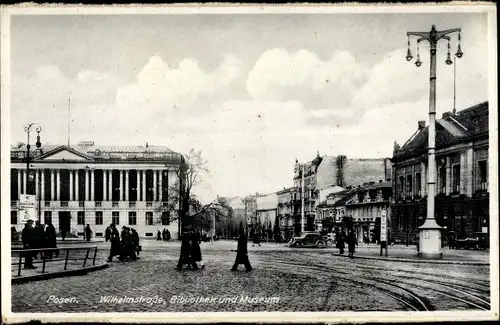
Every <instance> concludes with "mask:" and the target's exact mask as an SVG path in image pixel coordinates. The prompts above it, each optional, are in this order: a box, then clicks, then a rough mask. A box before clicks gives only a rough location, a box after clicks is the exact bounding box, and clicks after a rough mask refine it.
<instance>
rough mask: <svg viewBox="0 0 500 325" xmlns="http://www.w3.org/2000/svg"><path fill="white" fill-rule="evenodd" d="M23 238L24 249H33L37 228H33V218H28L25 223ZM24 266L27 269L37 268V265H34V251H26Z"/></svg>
mask: <svg viewBox="0 0 500 325" xmlns="http://www.w3.org/2000/svg"><path fill="white" fill-rule="evenodd" d="M22 238H23V248H24V249H33V248H34V247H33V245H34V241H35V229H33V220H32V219H28V220H27V221H26V224H25V225H24V229H23V231H22ZM24 268H25V269H36V266H34V265H33V253H31V252H26V253H25V254H24Z"/></svg>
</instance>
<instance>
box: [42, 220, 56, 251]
mask: <svg viewBox="0 0 500 325" xmlns="http://www.w3.org/2000/svg"><path fill="white" fill-rule="evenodd" d="M45 242H46V245H45V246H46V247H47V248H54V249H49V250H47V252H46V254H47V257H48V258H52V254H53V253H55V255H56V258H57V257H58V256H59V250H57V249H55V248H57V239H56V228H54V225H53V224H52V223H49V224H48V225H47V228H46V229H45Z"/></svg>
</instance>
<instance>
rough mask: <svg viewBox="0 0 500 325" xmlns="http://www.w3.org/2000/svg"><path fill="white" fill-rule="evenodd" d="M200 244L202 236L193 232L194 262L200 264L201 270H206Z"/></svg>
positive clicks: (192, 249)
mask: <svg viewBox="0 0 500 325" xmlns="http://www.w3.org/2000/svg"><path fill="white" fill-rule="evenodd" d="M200 243H201V235H200V232H199V231H195V232H193V237H192V239H191V247H192V248H191V251H192V253H191V254H192V256H193V260H194V261H195V262H200V265H201V268H202V269H204V268H205V263H203V258H202V257H201V248H200Z"/></svg>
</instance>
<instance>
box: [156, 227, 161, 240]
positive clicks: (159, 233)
mask: <svg viewBox="0 0 500 325" xmlns="http://www.w3.org/2000/svg"><path fill="white" fill-rule="evenodd" d="M156 240H157V241H158V240H161V231H160V229H158V233H157V234H156Z"/></svg>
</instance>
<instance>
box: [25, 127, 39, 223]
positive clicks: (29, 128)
mask: <svg viewBox="0 0 500 325" xmlns="http://www.w3.org/2000/svg"><path fill="white" fill-rule="evenodd" d="M32 129H34V130H35V131H36V133H37V136H36V144H35V145H36V148H37V149H40V147H41V146H42V143H41V142H40V132H41V131H42V127H41V126H40V125H39V124H38V123H31V124H28V125H27V126H25V127H24V132H26V134H27V142H26V175H27V176H28V179H30V178H31V176H30V160H31V157H30V148H31V146H30V133H31V131H32ZM38 177H39V178H38V189H35V195H36V191H38V212H37V214H38V222H41V220H42V204H41V195H42V190H41V186H42V182H41V170H40V173H38ZM26 188H27V186H26Z"/></svg>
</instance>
